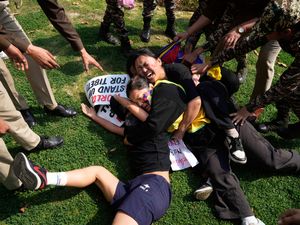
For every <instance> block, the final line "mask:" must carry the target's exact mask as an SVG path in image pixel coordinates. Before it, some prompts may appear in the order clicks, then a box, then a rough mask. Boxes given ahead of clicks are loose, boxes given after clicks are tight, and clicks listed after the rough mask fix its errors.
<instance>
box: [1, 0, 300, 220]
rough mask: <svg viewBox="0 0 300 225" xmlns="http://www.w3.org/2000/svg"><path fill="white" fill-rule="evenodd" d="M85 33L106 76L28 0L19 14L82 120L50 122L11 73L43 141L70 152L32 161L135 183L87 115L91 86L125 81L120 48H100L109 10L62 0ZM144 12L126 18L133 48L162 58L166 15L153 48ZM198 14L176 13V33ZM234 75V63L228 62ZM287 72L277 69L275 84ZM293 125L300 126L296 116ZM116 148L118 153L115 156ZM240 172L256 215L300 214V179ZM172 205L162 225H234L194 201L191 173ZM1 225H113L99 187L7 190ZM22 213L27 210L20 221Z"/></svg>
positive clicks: (243, 93) (243, 98) (110, 138)
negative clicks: (115, 78) (98, 171)
mask: <svg viewBox="0 0 300 225" xmlns="http://www.w3.org/2000/svg"><path fill="white" fill-rule="evenodd" d="M59 2H61V4H62V5H63V6H64V7H65V9H66V11H67V12H68V15H69V17H70V18H71V20H72V22H73V24H74V26H75V27H76V29H77V31H78V32H79V34H80V36H81V37H82V40H83V42H84V44H85V47H86V49H87V50H88V52H89V53H91V54H92V55H93V56H95V57H96V58H97V59H98V60H99V61H100V62H101V64H102V66H103V68H104V69H105V71H106V72H100V71H98V70H96V69H91V71H90V72H89V73H85V72H83V67H82V65H81V58H80V56H79V55H78V54H77V53H76V52H74V51H73V50H72V49H71V47H70V45H69V44H68V43H67V42H66V41H65V40H64V39H63V38H62V37H61V36H60V35H59V34H58V32H57V31H56V30H55V29H54V28H53V27H52V25H51V24H50V22H48V20H47V18H46V17H45V15H44V14H43V12H42V11H41V10H40V8H39V6H38V4H37V3H36V1H35V0H25V1H24V6H23V7H22V8H21V9H20V10H16V9H13V11H14V12H16V13H17V14H16V17H17V18H18V20H19V22H20V23H21V25H22V26H23V28H24V30H25V31H26V32H27V34H28V36H29V37H30V38H31V40H32V42H33V43H34V44H35V45H38V46H41V47H44V48H46V49H48V50H50V51H51V52H52V53H53V54H54V55H55V56H56V57H57V60H58V62H59V64H60V66H61V68H60V69H58V70H52V71H49V72H48V78H49V80H50V83H51V85H52V89H53V91H54V93H55V97H56V99H57V101H58V102H60V103H63V104H65V105H68V106H72V107H74V108H75V109H76V110H77V111H78V112H79V113H78V116H76V117H75V118H73V119H70V118H59V117H49V116H46V114H45V113H44V111H43V109H42V108H41V107H40V106H39V105H38V104H37V102H36V100H35V97H34V95H33V93H32V92H31V89H30V86H29V83H28V82H27V81H26V78H25V75H24V74H23V73H22V72H19V71H17V70H15V69H14V68H13V67H12V65H10V64H9V63H8V65H9V68H10V71H11V72H12V74H13V76H14V78H15V83H16V86H17V89H18V90H19V92H20V93H21V94H22V95H23V96H24V97H25V98H26V99H27V101H28V103H29V105H30V106H31V107H32V111H33V112H34V114H35V116H36V118H37V121H38V126H36V127H34V128H33V129H34V131H36V132H37V133H38V134H46V135H61V136H63V137H64V139H65V144H64V145H63V146H62V147H61V148H58V149H53V150H47V151H41V152H38V153H32V154H30V155H29V158H30V159H32V160H33V161H36V162H39V164H41V165H44V166H45V167H46V168H48V169H49V170H51V171H65V170H70V169H75V168H80V167H85V166H89V165H103V166H104V167H106V168H108V169H109V170H110V171H112V172H113V173H114V174H115V175H117V176H118V177H120V178H121V179H124V180H125V179H128V178H130V177H131V175H130V173H129V169H128V162H127V158H126V153H125V148H124V147H123V145H122V139H121V138H119V137H117V136H115V135H112V134H110V133H109V132H107V131H105V130H104V129H102V128H101V127H99V126H97V125H95V124H94V123H93V122H91V121H90V120H89V119H87V118H86V117H85V116H84V115H83V114H82V113H81V110H80V103H81V102H85V103H87V100H86V98H85V94H84V90H83V85H84V84H85V82H86V81H87V80H89V79H90V78H92V77H94V76H97V75H102V74H107V73H111V74H112V73H124V72H125V62H126V58H125V57H123V56H122V55H121V54H120V51H119V50H120V48H119V47H115V46H111V45H109V44H106V43H104V42H98V39H97V34H98V28H99V24H100V21H101V20H102V16H103V15H104V10H105V2H104V1H95V0H84V1H83V0H60V1H59ZM141 12H142V5H141V3H137V6H136V8H135V9H133V10H132V11H126V12H125V14H126V24H127V28H128V30H129V33H130V39H131V40H132V42H133V47H134V48H139V47H149V48H151V49H153V50H157V49H159V48H160V47H162V46H164V45H165V44H166V43H167V42H168V41H169V40H168V38H166V37H165V36H163V31H164V29H165V25H166V18H165V14H164V13H165V11H164V8H160V7H158V8H157V10H156V12H155V16H154V18H153V21H152V27H153V28H152V34H153V35H152V37H151V42H150V43H148V44H145V43H142V42H141V41H140V40H139V33H140V30H141V29H142V26H143V24H142V16H141ZM191 14H192V13H191V12H186V11H185V12H180V11H177V12H176V15H177V22H176V26H177V30H178V31H183V30H184V29H185V27H186V26H187V24H188V19H189V17H190V16H191ZM256 59H257V56H256V55H255V54H253V53H250V54H249V55H248V71H249V74H248V77H247V81H246V83H245V84H243V85H242V86H241V88H240V90H239V92H238V93H237V94H236V99H237V101H238V103H239V104H241V105H243V104H245V103H247V101H248V99H249V96H250V94H251V91H252V87H253V83H254V77H255V62H256ZM291 60H292V58H291V57H289V56H288V55H287V54H284V53H281V55H280V57H279V61H281V62H283V63H286V64H289V63H290V62H291ZM227 65H228V67H230V68H233V69H234V68H235V62H234V61H232V62H228V63H227ZM283 70H284V68H282V67H279V66H276V79H278V75H280V74H281V72H282V71H283ZM274 116H275V108H274V106H268V107H267V108H266V110H265V112H264V114H263V115H262V116H261V118H260V120H262V121H268V120H270V119H272V118H273V117H274ZM292 120H293V121H296V118H295V116H293V115H292ZM266 138H267V139H268V140H270V141H271V142H272V144H274V146H276V147H281V148H292V149H297V150H298V151H300V141H299V140H294V141H284V140H282V139H280V138H279V137H278V136H277V135H276V134H269V135H268V136H266ZM4 139H5V142H6V144H7V147H8V148H9V149H10V151H11V154H12V155H15V154H16V153H17V152H19V151H22V149H21V148H20V147H19V145H18V144H17V143H15V141H14V140H13V139H11V138H10V137H9V135H6V136H5V138H4ZM112 148H116V151H113V152H110V151H109V150H110V149H112ZM233 171H234V172H235V173H236V174H237V176H238V177H239V179H240V183H241V187H242V189H243V190H244V191H245V194H246V196H247V198H248V200H249V202H250V205H251V207H252V208H253V211H254V212H255V214H256V215H257V216H258V217H259V218H261V219H262V220H263V221H264V222H265V223H266V224H267V225H273V224H276V223H277V218H278V216H279V214H280V213H281V212H283V211H284V210H285V209H287V208H292V207H297V208H300V189H299V186H300V181H299V177H297V176H287V175H284V176H283V175H278V174H276V173H270V172H266V171H260V170H258V169H255V168H249V167H247V165H246V166H239V165H233ZM171 176H172V188H173V201H172V204H171V207H170V209H169V210H168V212H167V214H166V215H165V216H164V217H163V218H162V219H161V220H159V221H158V222H156V223H155V224H157V225H216V224H232V223H231V222H228V221H221V220H219V219H217V218H216V217H215V216H214V210H213V198H209V199H208V200H207V201H203V202H198V201H196V200H194V198H193V196H192V193H193V190H194V189H195V188H197V187H198V184H199V180H198V178H197V174H194V173H192V172H191V171H182V172H176V173H173V174H172V175H171ZM0 202H1V203H0V225H4V224H35V225H36V224H43V225H46V224H49V225H50V224H51V225H52V224H101V225H106V224H110V223H111V221H112V218H113V212H112V210H111V209H110V206H109V204H108V203H106V202H105V200H104V197H103V195H102V194H101V192H100V191H99V190H98V189H97V188H96V186H95V185H92V186H90V187H88V188H85V189H75V188H64V187H61V188H47V189H46V190H42V191H38V192H30V191H28V192H22V193H12V192H9V191H7V190H6V189H5V188H4V187H3V186H0ZM20 208H22V209H23V210H24V212H23V213H20V211H19V210H20Z"/></svg>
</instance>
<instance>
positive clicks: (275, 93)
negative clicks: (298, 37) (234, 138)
mask: <svg viewBox="0 0 300 225" xmlns="http://www.w3.org/2000/svg"><path fill="white" fill-rule="evenodd" d="M299 87H300V54H298V55H297V56H296V57H295V60H294V62H293V63H292V64H291V65H290V66H289V68H288V69H287V70H286V71H285V72H284V73H283V74H282V75H281V76H280V79H279V81H278V82H277V83H276V84H275V85H273V86H272V87H271V88H270V89H269V90H268V91H267V92H265V93H264V94H263V95H259V96H257V97H256V98H255V99H253V100H252V101H251V102H250V103H249V104H247V105H246V107H247V110H248V111H249V112H253V111H255V110H256V109H257V108H260V107H264V106H265V105H267V104H269V103H271V102H277V101H279V100H281V99H283V98H284V97H286V96H288V95H291V94H292V93H294V92H298V91H299Z"/></svg>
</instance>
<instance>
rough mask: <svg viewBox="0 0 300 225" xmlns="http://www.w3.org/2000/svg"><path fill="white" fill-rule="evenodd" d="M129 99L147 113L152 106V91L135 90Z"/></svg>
mask: <svg viewBox="0 0 300 225" xmlns="http://www.w3.org/2000/svg"><path fill="white" fill-rule="evenodd" d="M129 98H130V100H131V101H133V102H134V103H136V104H137V105H138V106H140V107H142V108H144V109H145V110H147V111H148V107H150V105H151V91H150V89H149V88H143V89H141V90H137V89H134V90H132V91H130V94H129Z"/></svg>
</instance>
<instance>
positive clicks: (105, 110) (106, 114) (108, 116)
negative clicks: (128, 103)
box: [97, 105, 124, 127]
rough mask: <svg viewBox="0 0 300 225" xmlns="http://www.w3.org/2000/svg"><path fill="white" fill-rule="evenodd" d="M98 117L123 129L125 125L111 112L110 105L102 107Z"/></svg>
mask: <svg viewBox="0 0 300 225" xmlns="http://www.w3.org/2000/svg"><path fill="white" fill-rule="evenodd" d="M97 116H99V117H101V118H103V119H105V120H108V121H109V122H111V123H113V124H115V125H116V126H118V127H121V126H122V125H123V123H124V121H123V120H120V119H119V118H118V117H117V114H115V113H113V112H112V111H111V108H110V106H109V105H101V106H100V108H99V110H98V112H97Z"/></svg>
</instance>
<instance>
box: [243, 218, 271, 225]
mask: <svg viewBox="0 0 300 225" xmlns="http://www.w3.org/2000/svg"><path fill="white" fill-rule="evenodd" d="M256 220H257V221H256V222H254V223H253V222H252V223H249V222H248V221H242V225H265V223H264V222H263V221H261V220H260V219H258V218H256Z"/></svg>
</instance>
